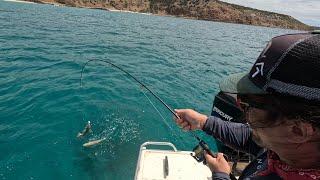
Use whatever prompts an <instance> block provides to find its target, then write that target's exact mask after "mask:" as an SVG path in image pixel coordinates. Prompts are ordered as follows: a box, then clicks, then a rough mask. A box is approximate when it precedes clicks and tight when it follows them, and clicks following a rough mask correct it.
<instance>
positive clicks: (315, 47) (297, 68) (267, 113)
mask: <svg viewBox="0 0 320 180" xmlns="http://www.w3.org/2000/svg"><path fill="white" fill-rule="evenodd" d="M220 89H221V91H223V92H227V93H234V94H237V96H238V103H239V105H240V106H241V107H242V110H243V111H245V114H246V118H245V119H246V121H247V123H248V124H249V125H250V126H251V128H252V129H253V137H254V140H255V141H256V142H257V144H259V145H261V146H264V147H266V148H268V149H271V150H273V151H275V152H276V153H278V154H279V155H280V156H281V155H282V154H283V152H286V153H287V154H288V153H289V152H290V151H297V152H302V153H303V152H305V153H307V152H317V151H319V150H320V34H318V33H299V34H288V35H282V36H277V37H275V38H273V39H272V40H271V41H270V42H269V43H268V44H267V46H266V48H265V49H264V50H263V51H262V53H261V54H260V56H259V57H258V58H257V60H256V62H255V63H254V64H253V66H252V68H251V70H250V71H249V72H244V73H240V74H235V75H231V76H229V77H228V78H227V79H226V80H224V81H222V82H221V84H220ZM290 148H291V149H290ZM293 154H294V152H293Z"/></svg>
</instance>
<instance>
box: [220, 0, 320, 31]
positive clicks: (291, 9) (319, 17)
mask: <svg viewBox="0 0 320 180" xmlns="http://www.w3.org/2000/svg"><path fill="white" fill-rule="evenodd" d="M222 1H225V2H229V3H233V4H239V5H242V6H246V7H252V8H256V9H261V10H266V11H272V12H277V13H282V14H287V15H290V16H292V17H294V18H296V19H298V20H300V21H302V22H304V23H306V24H308V25H313V26H320V0H222Z"/></svg>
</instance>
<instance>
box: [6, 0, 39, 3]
mask: <svg viewBox="0 0 320 180" xmlns="http://www.w3.org/2000/svg"><path fill="white" fill-rule="evenodd" d="M3 1H6V2H17V3H29V4H35V2H31V1H25V0H3Z"/></svg>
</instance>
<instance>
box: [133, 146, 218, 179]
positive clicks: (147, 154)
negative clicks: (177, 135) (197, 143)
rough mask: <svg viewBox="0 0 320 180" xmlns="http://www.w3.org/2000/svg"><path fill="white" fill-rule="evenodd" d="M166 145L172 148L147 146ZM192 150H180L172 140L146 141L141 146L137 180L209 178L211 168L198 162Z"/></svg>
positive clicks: (210, 177)
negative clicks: (164, 148) (162, 148)
mask: <svg viewBox="0 0 320 180" xmlns="http://www.w3.org/2000/svg"><path fill="white" fill-rule="evenodd" d="M150 145H151V146H153V147H154V146H166V147H167V148H170V149H171V150H161V149H151V148H147V146H149V147H150ZM191 154H194V152H192V151H178V150H177V148H176V147H175V146H174V145H173V144H172V143H170V142H145V143H143V144H142V145H141V146H140V152H139V158H138V162H137V168H136V174H135V180H151V179H152V180H162V179H163V180H168V179H170V180H171V179H172V180H173V179H174V180H175V179H183V180H202V179H203V180H209V179H212V173H211V171H210V169H209V168H208V167H207V166H206V165H204V164H203V163H199V162H197V161H196V160H195V159H194V158H193V157H192V156H191Z"/></svg>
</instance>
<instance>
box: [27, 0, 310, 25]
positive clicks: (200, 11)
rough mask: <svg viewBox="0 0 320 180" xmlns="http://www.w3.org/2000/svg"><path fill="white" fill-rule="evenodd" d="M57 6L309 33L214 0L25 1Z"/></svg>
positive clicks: (279, 17) (278, 17)
mask: <svg viewBox="0 0 320 180" xmlns="http://www.w3.org/2000/svg"><path fill="white" fill-rule="evenodd" d="M29 1H34V2H39V1H41V2H49V3H50V2H51V3H60V4H64V5H68V6H75V7H90V8H99V9H106V10H108V9H117V10H128V11H135V12H144V13H153V14H160V15H173V16H179V17H186V18H194V19H201V20H210V21H222V22H230V23H240V24H248V25H257V26H267V27H280V28H287V29H300V30H310V29H312V27H310V26H308V25H306V24H303V23H302V22H300V21H298V20H296V19H294V18H293V17H291V16H288V15H283V14H278V13H273V12H268V11H262V10H258V9H253V8H248V7H243V6H239V5H234V4H229V3H226V2H222V1H218V0H29Z"/></svg>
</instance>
